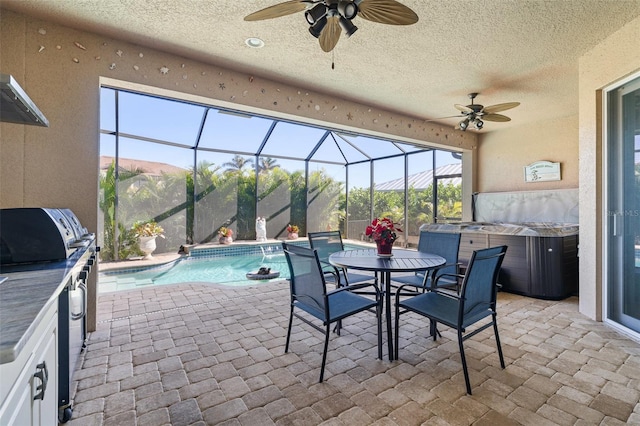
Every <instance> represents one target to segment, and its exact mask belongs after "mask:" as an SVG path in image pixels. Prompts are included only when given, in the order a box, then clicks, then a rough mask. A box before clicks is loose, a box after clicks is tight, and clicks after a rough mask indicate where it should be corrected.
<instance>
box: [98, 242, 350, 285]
mask: <svg viewBox="0 0 640 426" xmlns="http://www.w3.org/2000/svg"><path fill="white" fill-rule="evenodd" d="M296 245H302V246H307V247H308V246H309V244H308V242H306V241H301V242H298V243H296ZM354 248H362V247H361V246H357V245H349V244H345V249H354ZM261 267H267V268H271V271H279V272H280V276H279V277H278V278H273V279H271V280H249V279H247V277H246V274H247V273H250V272H256V271H257V270H258V269H260V268H261ZM287 278H289V267H288V266H287V260H286V258H285V256H284V252H283V251H282V246H281V245H280V244H266V245H248V246H242V245H237V246H230V247H223V248H218V247H216V248H209V249H196V250H193V251H192V252H191V255H190V256H186V257H182V258H180V259H177V260H175V261H173V262H170V263H168V264H164V265H160V266H156V267H150V268H144V269H141V268H137V269H120V270H114V271H108V272H101V273H99V274H98V291H99V292H100V293H107V292H113V291H121V290H131V289H135V288H141V287H147V286H152V285H166V284H179V283H185V282H199V283H202V282H204V283H215V284H221V285H225V286H232V287H240V286H249V285H259V284H261V283H266V282H272V281H278V280H283V279H287Z"/></svg>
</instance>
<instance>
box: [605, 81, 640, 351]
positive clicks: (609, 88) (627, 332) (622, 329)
mask: <svg viewBox="0 0 640 426" xmlns="http://www.w3.org/2000/svg"><path fill="white" fill-rule="evenodd" d="M636 79H640V71H637V72H634V73H632V74H630V75H628V76H626V77H624V78H622V79H620V80H618V81H616V82H615V83H612V84H610V85H608V86H606V87H604V88H603V89H602V91H601V94H602V96H601V100H602V116H601V118H600V120H601V124H602V147H601V149H602V171H603V173H602V205H603V206H604V211H602V212H601V214H602V215H603V220H602V221H601V223H602V229H601V232H602V236H603V238H602V241H603V244H602V247H601V248H600V249H601V254H602V269H601V270H602V276H601V279H602V287H601V291H602V294H601V296H602V321H603V322H604V323H605V324H607V325H609V326H610V327H612V328H614V329H616V330H617V331H619V332H621V333H623V334H625V335H627V336H628V337H630V338H632V339H634V340H637V341H640V332H636V331H634V330H632V329H630V328H628V327H626V326H624V325H622V324H620V323H618V322H616V321H614V320H612V319H610V318H609V314H610V310H609V301H610V300H609V299H610V298H609V289H610V283H609V261H610V260H611V259H610V256H609V250H608V248H609V243H610V241H609V238H610V233H609V227H610V221H609V219H608V217H609V215H608V214H607V212H608V211H609V195H610V193H609V160H610V153H609V150H608V149H607V147H608V146H609V134H610V130H611V129H610V126H609V111H610V103H609V95H610V93H611V92H613V91H614V90H617V89H619V88H620V86H624V85H625V84H628V83H630V82H632V81H634V80H636Z"/></svg>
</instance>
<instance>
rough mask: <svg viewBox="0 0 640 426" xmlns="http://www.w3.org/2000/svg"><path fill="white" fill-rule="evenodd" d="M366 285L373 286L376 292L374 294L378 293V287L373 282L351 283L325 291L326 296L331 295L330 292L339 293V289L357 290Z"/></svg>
mask: <svg viewBox="0 0 640 426" xmlns="http://www.w3.org/2000/svg"><path fill="white" fill-rule="evenodd" d="M366 287H373V288H374V290H375V292H376V295H378V296H379V295H380V289H378V286H376V285H375V284H374V283H360V284H351V285H349V286H347V287H340V288H337V289H335V290H332V291H330V292H327V297H329V296H331V295H332V294H336V293H340V292H341V291H353V290H359V289H361V288H366Z"/></svg>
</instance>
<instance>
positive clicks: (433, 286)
mask: <svg viewBox="0 0 640 426" xmlns="http://www.w3.org/2000/svg"><path fill="white" fill-rule="evenodd" d="M442 277H450V278H455V279H456V281H457V280H459V279H464V275H463V274H441V275H438V276H437V277H436V279H435V280H433V285H432V286H431V288H437V287H438V281H439V280H440V278H442Z"/></svg>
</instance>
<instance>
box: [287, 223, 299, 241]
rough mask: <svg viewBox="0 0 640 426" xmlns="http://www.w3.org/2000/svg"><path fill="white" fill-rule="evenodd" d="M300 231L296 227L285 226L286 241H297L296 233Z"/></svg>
mask: <svg viewBox="0 0 640 426" xmlns="http://www.w3.org/2000/svg"><path fill="white" fill-rule="evenodd" d="M299 231H300V228H298V226H297V225H291V224H290V225H288V226H287V240H297V239H298V232H299Z"/></svg>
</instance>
